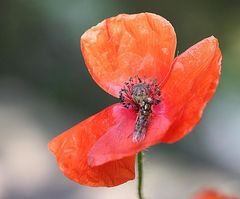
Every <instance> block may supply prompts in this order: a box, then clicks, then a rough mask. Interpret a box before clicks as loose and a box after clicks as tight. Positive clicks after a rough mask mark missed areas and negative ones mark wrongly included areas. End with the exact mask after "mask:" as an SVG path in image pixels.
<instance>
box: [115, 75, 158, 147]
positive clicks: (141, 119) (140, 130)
mask: <svg viewBox="0 0 240 199" xmlns="http://www.w3.org/2000/svg"><path fill="white" fill-rule="evenodd" d="M160 95H161V92H160V89H159V86H158V84H157V81H156V80H155V79H154V80H147V79H146V78H144V79H141V78H140V77H139V76H135V77H134V78H133V77H130V78H129V80H128V81H126V82H125V83H124V87H123V88H122V89H121V91H120V92H119V98H120V102H121V103H122V104H123V106H124V107H125V108H132V109H134V110H136V111H137V112H138V114H137V118H136V123H135V126H134V130H133V142H135V143H139V142H141V141H142V140H144V138H145V135H146V132H147V127H148V124H149V120H150V116H151V112H152V106H154V105H157V104H159V103H160Z"/></svg>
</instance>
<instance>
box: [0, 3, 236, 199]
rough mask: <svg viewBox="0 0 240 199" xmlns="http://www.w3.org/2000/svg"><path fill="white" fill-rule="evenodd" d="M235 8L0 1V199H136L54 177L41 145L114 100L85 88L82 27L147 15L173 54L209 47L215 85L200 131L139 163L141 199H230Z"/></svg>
mask: <svg viewBox="0 0 240 199" xmlns="http://www.w3.org/2000/svg"><path fill="white" fill-rule="evenodd" d="M239 10H240V1H237V0H212V1H208V0H202V1H193V0H185V1H178V0H148V1H147V0H145V1H143V0H139V1H136V0H132V1H126V0H101V1H100V0H99V1H97V0H69V1H66V0H44V1H37V0H1V3H0V22H1V31H0V44H1V48H0V198H1V199H28V198H29V199H30V198H31V199H32V198H34V199H53V198H59V199H66V198H71V199H72V198H73V199H75V198H76V199H77V198H78V199H85V198H86V199H103V198H104V199H108V198H116V199H121V198H136V194H135V192H136V189H135V187H136V183H135V182H134V181H132V182H129V183H126V184H124V185H121V186H119V187H115V188H111V189H107V188H87V187H83V186H79V185H77V184H75V183H73V182H71V181H70V180H68V179H66V178H65V177H63V175H62V174H61V172H60V171H59V169H58V167H57V165H56V163H55V160H54V158H53V157H52V155H51V154H50V153H49V152H48V150H47V143H48V141H49V140H50V139H51V138H53V137H54V136H56V135H58V134H59V133H61V132H63V131H64V130H66V129H68V128H69V127H71V126H73V125H74V124H76V123H78V122H79V121H81V120H82V119H84V118H86V117H88V116H90V115H93V114H95V113H96V112H98V111H100V110H101V109H103V108H105V107H107V106H109V105H111V104H113V103H114V102H116V101H117V100H116V99H114V98H113V97H111V96H110V95H108V94H106V93H105V92H104V91H103V90H102V89H100V88H99V87H98V86H97V85H96V83H95V82H94V81H93V80H92V79H91V76H90V75H89V73H88V71H87V68H86V66H85V64H84V62H83V58H82V55H81V52H80V50H79V37H80V36H81V35H82V34H83V32H84V31H85V30H87V29H88V28H89V27H91V26H93V25H95V24H97V23H99V22H100V21H102V20H103V19H105V18H108V17H111V16H115V15H117V14H120V13H139V12H153V13H156V14H159V15H161V16H163V17H165V18H166V19H168V20H169V21H170V22H171V23H172V25H173V26H174V28H175V31H176V33H177V39H178V45H177V51H178V52H179V53H181V52H183V51H184V50H186V49H187V48H188V47H190V46H192V45H193V44H195V43H196V42H198V41H200V40H202V39H203V38H205V37H208V36H211V35H214V36H215V37H217V38H218V39H219V42H220V47H221V49H222V53H223V62H222V77H221V81H220V85H219V87H218V90H217V93H216V95H215V97H214V99H213V100H212V101H211V103H210V104H209V106H208V107H207V109H206V111H205V114H204V117H203V119H202V121H201V123H200V124H199V125H198V126H197V128H195V129H194V131H193V132H192V133H191V134H189V135H188V136H187V137H186V138H184V139H183V140H182V141H180V142H178V143H176V144H173V145H158V146H154V147H152V148H151V149H149V150H148V151H147V152H146V156H145V187H144V193H145V195H146V196H147V197H146V198H148V199H151V198H152V199H155V198H162V199H181V198H182V199H186V198H190V196H191V195H193V194H194V193H195V192H196V191H198V190H201V189H202V188H205V187H213V188H215V189H217V190H221V191H223V192H225V193H227V194H233V195H239V196H240V144H239V143H240V106H239V103H240V92H239V86H240V54H239V53H240V12H239Z"/></svg>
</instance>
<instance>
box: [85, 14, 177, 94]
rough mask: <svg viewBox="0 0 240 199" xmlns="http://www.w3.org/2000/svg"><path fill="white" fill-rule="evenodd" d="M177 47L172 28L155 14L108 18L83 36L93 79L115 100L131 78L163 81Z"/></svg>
mask: <svg viewBox="0 0 240 199" xmlns="http://www.w3.org/2000/svg"><path fill="white" fill-rule="evenodd" d="M175 48H176V35H175V32H174V29H173V27H172V25H171V24H170V23H169V22H168V21H167V20H166V19H164V18H163V17H161V16H158V15H156V14H151V13H140V14H132V15H128V14H121V15H118V16H116V17H112V18H109V19H106V20H104V21H103V22H101V23H99V24H98V25H96V26H94V27H92V28H91V29H89V30H88V31H86V32H85V33H84V34H83V35H82V37H81V49H82V53H83V57H84V60H85V63H86V65H87V67H88V70H89V72H90V74H91V76H92V78H93V79H94V80H95V81H96V83H97V84H98V85H99V86H100V87H101V88H103V89H104V90H105V91H106V92H108V93H110V94H111V95H113V96H115V97H118V95H119V90H120V88H121V87H122V84H123V82H125V81H126V80H128V79H129V77H133V76H136V75H138V76H146V77H148V78H155V79H157V80H158V83H161V82H163V81H164V79H165V78H166V76H167V74H168V73H169V71H170V67H171V63H172V61H173V59H174V54H175Z"/></svg>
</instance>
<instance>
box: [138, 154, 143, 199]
mask: <svg viewBox="0 0 240 199" xmlns="http://www.w3.org/2000/svg"><path fill="white" fill-rule="evenodd" d="M142 157H143V152H139V153H138V155H137V162H138V198H139V199H143V194H142V185H143V182H142V181H143V160H142V159H143V158H142Z"/></svg>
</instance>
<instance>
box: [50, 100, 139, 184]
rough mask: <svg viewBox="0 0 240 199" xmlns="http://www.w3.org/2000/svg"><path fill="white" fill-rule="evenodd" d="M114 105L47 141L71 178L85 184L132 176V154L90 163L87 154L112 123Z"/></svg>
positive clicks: (61, 167) (126, 178)
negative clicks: (96, 165)
mask: <svg viewBox="0 0 240 199" xmlns="http://www.w3.org/2000/svg"><path fill="white" fill-rule="evenodd" d="M117 107H118V105H113V106H110V107H108V108H106V109H104V110H103V111H101V112H99V113H97V114H95V115H93V116H92V117H90V118H88V119H86V120H84V121H83V122H80V123H79V124H77V125H76V126H74V127H72V128H71V129H69V130H67V131H66V132H64V133H63V134H61V135H59V136H58V137H56V138H54V139H53V140H52V141H51V142H50V143H49V149H50V150H51V151H52V152H53V154H54V155H55V156H56V159H57V162H58V164H59V167H60V169H61V170H62V171H63V173H64V174H65V175H66V176H67V177H68V178H70V179H71V180H73V181H75V182H77V183H79V184H83V185H88V186H109V187H110V186H116V185H119V184H122V183H124V182H126V181H128V180H132V179H134V175H135V174H134V163H135V156H131V157H126V158H123V159H121V160H117V161H113V162H109V163H106V164H104V165H102V166H99V167H90V166H89V165H88V163H87V154H88V152H89V150H90V148H91V147H92V146H93V145H94V144H95V142H96V141H97V140H98V139H99V138H100V137H101V136H102V135H103V134H104V133H105V132H106V131H107V130H108V129H109V128H111V127H112V126H113V125H114V124H115V119H116V118H114V117H113V115H114V113H113V112H114V111H115V109H116V108H117Z"/></svg>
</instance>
